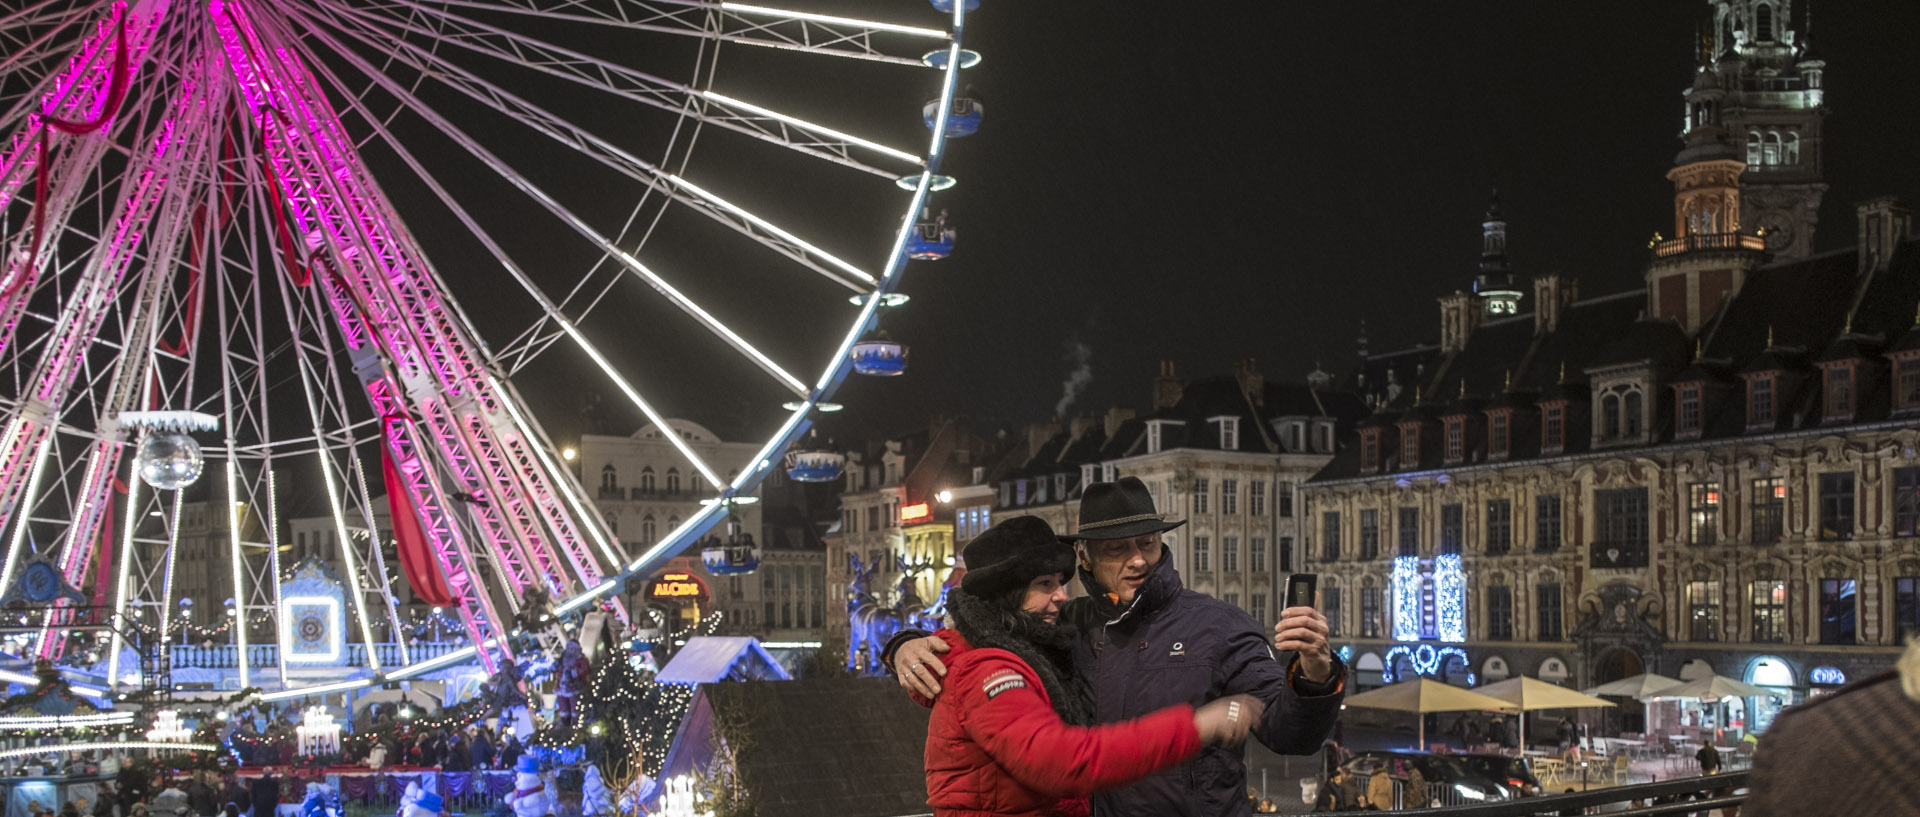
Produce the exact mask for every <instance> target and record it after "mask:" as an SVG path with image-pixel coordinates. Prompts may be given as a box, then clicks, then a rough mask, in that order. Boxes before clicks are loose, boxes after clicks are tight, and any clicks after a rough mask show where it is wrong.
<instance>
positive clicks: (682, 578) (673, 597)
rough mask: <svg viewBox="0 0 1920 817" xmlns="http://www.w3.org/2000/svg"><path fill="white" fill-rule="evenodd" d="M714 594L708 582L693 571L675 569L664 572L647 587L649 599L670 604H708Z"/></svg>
mask: <svg viewBox="0 0 1920 817" xmlns="http://www.w3.org/2000/svg"><path fill="white" fill-rule="evenodd" d="M712 597H713V594H712V593H711V592H709V591H708V589H707V583H706V582H705V581H702V580H701V579H700V577H699V576H695V575H693V574H692V573H685V572H680V571H675V572H672V573H662V574H660V576H659V577H658V578H655V579H654V580H653V584H651V585H649V586H648V587H647V599H648V600H649V601H657V602H665V603H669V604H688V603H693V604H706V603H707V600H708V599H710V598H712Z"/></svg>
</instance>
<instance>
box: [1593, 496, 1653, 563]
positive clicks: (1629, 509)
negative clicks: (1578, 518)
mask: <svg viewBox="0 0 1920 817" xmlns="http://www.w3.org/2000/svg"><path fill="white" fill-rule="evenodd" d="M1593 505H1594V528H1595V530H1594V542H1593V566H1594V567H1646V566H1647V489H1645V488H1615V489H1611V490H1604V491H1594V492H1593Z"/></svg>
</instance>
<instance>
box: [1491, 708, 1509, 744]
mask: <svg viewBox="0 0 1920 817" xmlns="http://www.w3.org/2000/svg"><path fill="white" fill-rule="evenodd" d="M1487 740H1488V741H1489V742H1491V743H1493V744H1495V745H1497V746H1505V745H1507V720H1506V718H1504V717H1501V715H1500V713H1498V712H1496V713H1494V715H1493V719H1492V720H1490V721H1487Z"/></svg>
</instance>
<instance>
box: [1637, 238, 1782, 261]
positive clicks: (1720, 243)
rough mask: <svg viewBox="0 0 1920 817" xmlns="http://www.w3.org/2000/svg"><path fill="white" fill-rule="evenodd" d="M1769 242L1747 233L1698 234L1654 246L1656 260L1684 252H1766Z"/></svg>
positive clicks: (1671, 239)
mask: <svg viewBox="0 0 1920 817" xmlns="http://www.w3.org/2000/svg"><path fill="white" fill-rule="evenodd" d="M1766 248H1767V240H1766V239H1764V238H1761V237H1760V236H1757V235H1748V234H1746V233H1696V234H1694V235H1684V236H1681V237H1679V238H1669V239H1667V240H1665V241H1660V242H1657V243H1655V244H1654V245H1653V255H1654V257H1655V258H1665V257H1667V256H1669V255H1679V254H1681V253H1683V252H1695V251H1698V250H1764V249H1766Z"/></svg>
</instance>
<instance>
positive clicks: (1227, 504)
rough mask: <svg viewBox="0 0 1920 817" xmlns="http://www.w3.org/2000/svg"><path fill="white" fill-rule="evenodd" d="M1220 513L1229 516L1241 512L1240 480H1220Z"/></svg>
mask: <svg viewBox="0 0 1920 817" xmlns="http://www.w3.org/2000/svg"><path fill="white" fill-rule="evenodd" d="M1220 513H1222V514H1225V515H1227V516H1233V515H1235V514H1238V513H1240V480H1237V479H1223V480H1220Z"/></svg>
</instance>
